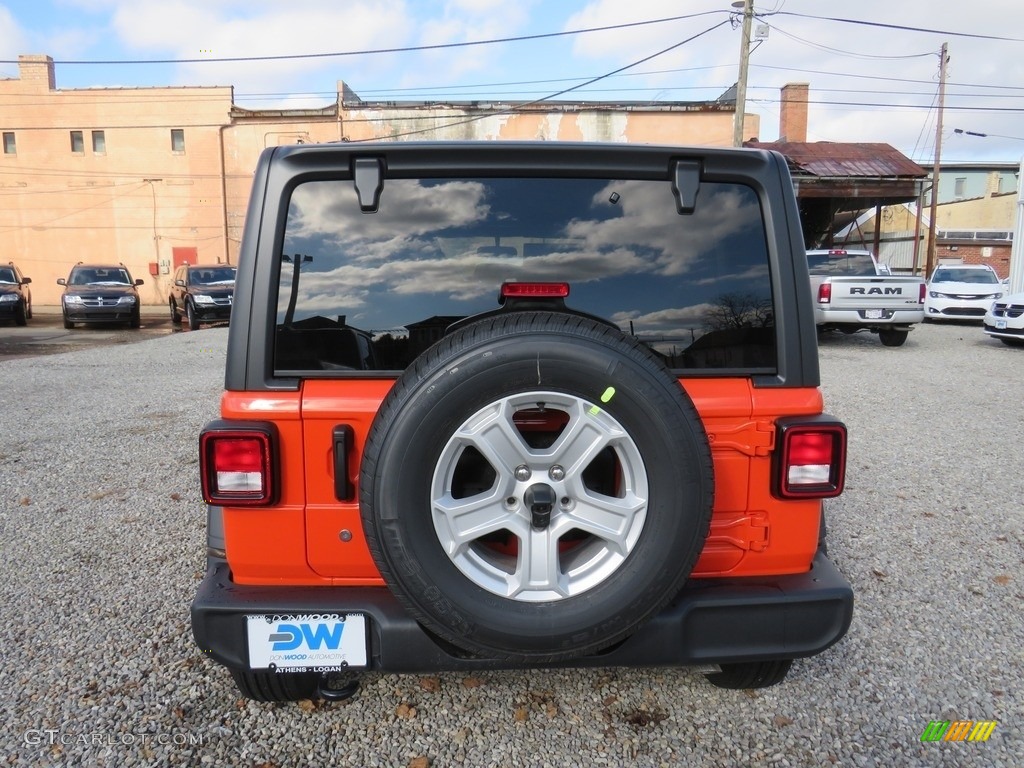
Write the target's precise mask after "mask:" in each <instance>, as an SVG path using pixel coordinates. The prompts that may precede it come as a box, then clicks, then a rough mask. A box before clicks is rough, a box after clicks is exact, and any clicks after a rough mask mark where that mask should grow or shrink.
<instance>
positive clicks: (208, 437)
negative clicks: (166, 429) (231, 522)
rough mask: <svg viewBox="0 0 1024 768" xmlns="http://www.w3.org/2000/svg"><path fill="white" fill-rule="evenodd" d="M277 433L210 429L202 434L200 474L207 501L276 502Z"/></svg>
mask: <svg viewBox="0 0 1024 768" xmlns="http://www.w3.org/2000/svg"><path fill="white" fill-rule="evenodd" d="M274 442H275V441H274V432H273V430H272V429H271V428H267V427H262V428H258V429H238V428H210V427H208V428H207V429H205V430H204V431H203V433H202V434H201V435H200V436H199V475H200V481H201V483H202V492H203V499H204V500H205V501H206V503H207V504H223V505H227V506H262V505H267V504H273V503H274V502H275V501H276V495H277V481H276V472H275V464H274V458H273V457H274Z"/></svg>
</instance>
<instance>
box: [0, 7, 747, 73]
mask: <svg viewBox="0 0 1024 768" xmlns="http://www.w3.org/2000/svg"><path fill="white" fill-rule="evenodd" d="M722 13H729V12H728V11H702V12H701V13H690V14H686V15H683V16H668V17H665V18H662V19H647V20H646V21H633V22H627V23H624V24H610V25H608V26H604V27H588V28H585V29H571V30H567V31H565V32H543V33H540V34H536V35H518V36H515V37H499V38H494V39H490V40H466V41H464V42H461V43H438V44H436V45H412V46H404V47H400V48H371V49H367V50H363V51H336V52H332V53H295V54H283V55H280V56H229V57H222V58H204V59H111V60H105V61H101V60H62V61H54V64H62V65H68V64H73V65H92V64H104V65H110V64H117V65H123V64H224V63H231V62H240V61H298V60H302V59H328V58H338V57H342V56H370V55H376V54H381V53H414V52H417V51H437V50H443V49H447V48H468V47H471V46H476V45H495V44H499V43H519V42H524V41H527V40H543V39H546V38H552V37H568V36H571V35H583V34H589V33H591V32H609V31H615V30H620V29H629V28H631V27H643V26H647V25H651V24H665V23H667V22H671V21H682V20H685V19H695V18H698V17H701V16H709V15H714V14H722ZM18 63H19V62H18V60H17V59H0V64H18Z"/></svg>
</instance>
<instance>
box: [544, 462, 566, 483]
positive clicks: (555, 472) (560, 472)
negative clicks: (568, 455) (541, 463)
mask: <svg viewBox="0 0 1024 768" xmlns="http://www.w3.org/2000/svg"><path fill="white" fill-rule="evenodd" d="M548 477H550V478H551V479H552V480H564V479H565V468H564V467H562V466H561V465H559V464H555V465H554V466H552V467H551V469H549V470H548Z"/></svg>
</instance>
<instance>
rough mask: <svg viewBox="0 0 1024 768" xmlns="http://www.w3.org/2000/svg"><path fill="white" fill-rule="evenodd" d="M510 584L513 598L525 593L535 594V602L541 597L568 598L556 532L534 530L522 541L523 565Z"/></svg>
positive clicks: (546, 529) (518, 564)
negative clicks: (559, 560) (560, 564)
mask: <svg viewBox="0 0 1024 768" xmlns="http://www.w3.org/2000/svg"><path fill="white" fill-rule="evenodd" d="M509 582H510V587H511V593H510V595H509V596H510V597H516V596H517V595H521V594H523V593H532V595H533V598H534V599H536V598H537V596H539V595H547V596H548V599H553V598H558V597H566V596H567V595H568V590H567V588H566V585H565V584H564V583H563V578H562V572H561V569H560V568H559V564H558V537H557V536H556V535H555V532H554V531H553V530H552V529H550V528H545V529H544V530H537V529H535V528H531V529H530V530H529V531H528V532H527V533H526V535H525V536H522V537H521V538H520V539H519V562H518V563H517V564H516V572H515V574H514V575H513V576H512V577H511V578H510V579H509Z"/></svg>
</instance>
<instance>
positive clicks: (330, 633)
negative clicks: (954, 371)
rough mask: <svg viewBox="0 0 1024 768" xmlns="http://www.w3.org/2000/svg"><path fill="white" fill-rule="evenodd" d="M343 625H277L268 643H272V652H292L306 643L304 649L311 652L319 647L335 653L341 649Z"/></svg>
mask: <svg viewBox="0 0 1024 768" xmlns="http://www.w3.org/2000/svg"><path fill="white" fill-rule="evenodd" d="M344 629H345V625H344V624H342V623H337V624H335V625H334V626H328V625H326V624H315V625H310V624H298V625H295V624H278V625H277V627H276V628H275V630H274V634H272V635H271V636H270V641H271V642H273V643H274V645H273V646H272V650H274V651H294V650H297V649H298V648H300V647H301V646H302V643H303V642H305V643H306V648H308V649H309V650H311V651H319V650H320V646H321V645H325V646H326V647H327V649H328V650H330V651H336V650H338V648H340V647H341V634H342V632H343V631H344Z"/></svg>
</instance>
